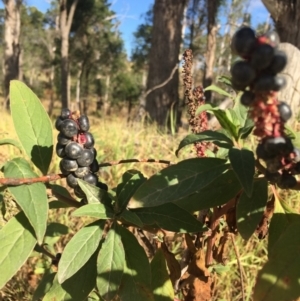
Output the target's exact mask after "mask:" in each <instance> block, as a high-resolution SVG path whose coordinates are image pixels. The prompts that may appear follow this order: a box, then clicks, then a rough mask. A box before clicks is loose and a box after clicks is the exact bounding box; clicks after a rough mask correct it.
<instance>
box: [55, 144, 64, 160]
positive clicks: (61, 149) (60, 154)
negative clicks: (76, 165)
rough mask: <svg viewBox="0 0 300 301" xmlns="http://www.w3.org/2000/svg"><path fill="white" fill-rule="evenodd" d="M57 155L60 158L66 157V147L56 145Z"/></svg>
mask: <svg viewBox="0 0 300 301" xmlns="http://www.w3.org/2000/svg"><path fill="white" fill-rule="evenodd" d="M56 154H57V156H58V157H60V158H63V157H65V155H66V153H65V146H64V145H61V144H59V143H57V144H56Z"/></svg>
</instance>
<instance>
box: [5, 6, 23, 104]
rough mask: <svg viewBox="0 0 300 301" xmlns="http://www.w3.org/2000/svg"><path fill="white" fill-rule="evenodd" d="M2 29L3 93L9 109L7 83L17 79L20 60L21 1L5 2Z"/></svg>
mask: <svg viewBox="0 0 300 301" xmlns="http://www.w3.org/2000/svg"><path fill="white" fill-rule="evenodd" d="M4 4H5V29H4V43H5V50H4V91H5V106H6V108H7V109H8V108H9V83H10V81H11V80H13V79H18V78H19V58H20V44H19V36H20V25H21V23H20V6H21V4H22V0H17V1H16V0H5V1H4Z"/></svg>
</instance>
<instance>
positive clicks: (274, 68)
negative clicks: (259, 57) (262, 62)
mask: <svg viewBox="0 0 300 301" xmlns="http://www.w3.org/2000/svg"><path fill="white" fill-rule="evenodd" d="M286 64H287V56H286V54H285V53H284V52H283V51H281V50H276V51H275V54H274V57H273V59H272V62H271V64H270V66H269V67H268V69H267V70H268V71H269V72H270V73H273V74H276V73H279V72H281V71H282V70H283V69H284V68H285V66H286Z"/></svg>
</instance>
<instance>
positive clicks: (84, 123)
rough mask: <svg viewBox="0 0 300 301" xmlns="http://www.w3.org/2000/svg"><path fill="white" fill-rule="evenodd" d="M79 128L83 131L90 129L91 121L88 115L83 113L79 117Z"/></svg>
mask: <svg viewBox="0 0 300 301" xmlns="http://www.w3.org/2000/svg"><path fill="white" fill-rule="evenodd" d="M78 124H79V128H80V130H81V131H83V132H87V131H88V130H89V129H90V122H89V119H88V117H87V116H86V115H81V116H80V117H79V118H78Z"/></svg>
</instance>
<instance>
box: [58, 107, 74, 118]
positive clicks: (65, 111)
mask: <svg viewBox="0 0 300 301" xmlns="http://www.w3.org/2000/svg"><path fill="white" fill-rule="evenodd" d="M71 114H72V112H71V111H70V110H69V109H67V108H64V109H62V110H61V114H60V117H61V119H63V120H65V119H68V118H70V117H71Z"/></svg>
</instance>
